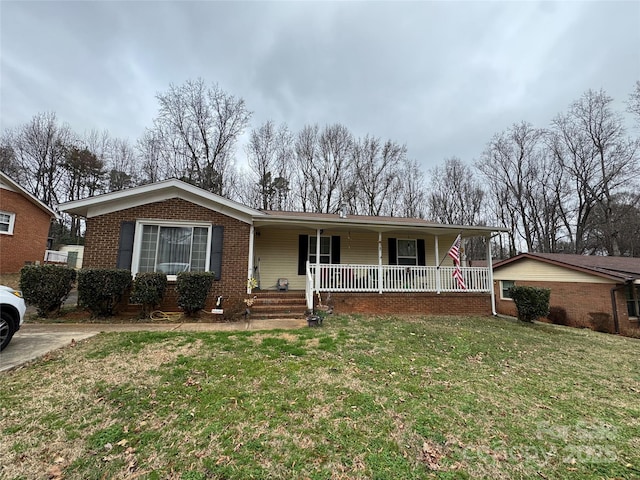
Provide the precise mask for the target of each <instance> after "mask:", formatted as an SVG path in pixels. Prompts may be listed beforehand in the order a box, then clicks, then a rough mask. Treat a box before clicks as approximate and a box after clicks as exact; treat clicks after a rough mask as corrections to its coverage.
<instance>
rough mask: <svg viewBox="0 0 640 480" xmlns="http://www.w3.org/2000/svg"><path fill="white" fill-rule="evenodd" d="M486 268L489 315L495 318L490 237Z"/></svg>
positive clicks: (489, 239) (488, 239) (489, 238)
mask: <svg viewBox="0 0 640 480" xmlns="http://www.w3.org/2000/svg"><path fill="white" fill-rule="evenodd" d="M487 268H488V269H489V272H488V279H489V290H491V314H492V315H493V316H494V317H495V316H496V315H498V314H497V313H496V292H495V291H494V288H493V260H492V259H491V235H489V236H488V237H487Z"/></svg>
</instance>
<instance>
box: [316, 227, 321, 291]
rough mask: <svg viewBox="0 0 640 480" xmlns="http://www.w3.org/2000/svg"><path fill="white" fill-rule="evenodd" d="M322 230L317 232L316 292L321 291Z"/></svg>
mask: <svg viewBox="0 0 640 480" xmlns="http://www.w3.org/2000/svg"><path fill="white" fill-rule="evenodd" d="M321 232H322V230H320V229H319V228H318V229H317V230H316V292H319V291H320V233H321Z"/></svg>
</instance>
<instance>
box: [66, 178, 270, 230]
mask: <svg viewBox="0 0 640 480" xmlns="http://www.w3.org/2000/svg"><path fill="white" fill-rule="evenodd" d="M171 198H181V199H183V200H186V201H188V202H191V203H195V204H196V205H200V206H202V207H204V208H209V209H212V210H215V211H217V212H220V213H222V214H224V215H227V216H229V217H232V218H235V219H237V220H241V221H243V222H246V223H251V219H252V218H253V217H254V216H256V215H257V216H260V215H264V213H262V212H260V210H256V209H253V208H250V207H247V206H245V205H242V204H241V203H238V202H234V201H233V200H229V199H228V198H224V197H221V196H220V195H216V194H215V193H211V192H208V191H206V190H204V189H202V188H199V187H196V186H194V185H191V184H190V183H186V182H183V181H182V180H178V179H176V178H172V179H169V180H164V181H161V182H156V183H149V184H147V185H141V186H139V187H133V188H128V189H126V190H120V191H117V192H111V193H105V194H102V195H96V196H94V197H88V198H85V199H82V200H75V201H72V202H67V203H63V204H61V205H60V210H61V211H63V212H67V213H69V214H71V215H79V216H81V217H85V218H91V217H96V216H98V215H105V214H107V213H113V212H117V211H119V210H124V209H126V208H132V207H137V206H140V205H146V204H149V203H154V202H161V201H163V200H169V199H171Z"/></svg>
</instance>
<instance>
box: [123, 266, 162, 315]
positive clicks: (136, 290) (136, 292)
mask: <svg viewBox="0 0 640 480" xmlns="http://www.w3.org/2000/svg"><path fill="white" fill-rule="evenodd" d="M166 288H167V275H166V274H165V273H160V272H144V273H138V274H137V275H136V278H134V280H133V288H132V289H131V296H130V297H129V303H137V304H141V305H142V310H141V312H140V315H141V316H142V317H147V316H149V314H150V313H151V310H153V309H154V308H155V307H156V305H160V303H162V297H164V291H165V290H166Z"/></svg>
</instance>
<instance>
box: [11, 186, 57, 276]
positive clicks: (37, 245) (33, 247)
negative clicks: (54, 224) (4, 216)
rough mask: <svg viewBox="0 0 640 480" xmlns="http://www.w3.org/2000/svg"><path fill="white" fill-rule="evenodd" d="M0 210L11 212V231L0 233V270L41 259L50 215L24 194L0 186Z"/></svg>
mask: <svg viewBox="0 0 640 480" xmlns="http://www.w3.org/2000/svg"><path fill="white" fill-rule="evenodd" d="M0 210H2V211H4V212H7V213H15V214H16V217H15V224H14V227H13V235H6V234H1V235H0V273H17V272H19V271H20V269H21V268H22V267H23V266H24V264H25V262H31V263H35V262H36V261H38V262H42V261H43V260H44V252H45V250H46V249H47V237H48V236H49V226H50V225H51V217H50V216H49V214H48V213H46V212H45V211H44V210H42V209H41V208H39V207H37V206H36V205H34V204H33V203H32V202H30V201H29V200H27V199H26V198H25V197H24V195H22V194H20V193H18V192H12V191H10V190H5V189H0Z"/></svg>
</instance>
